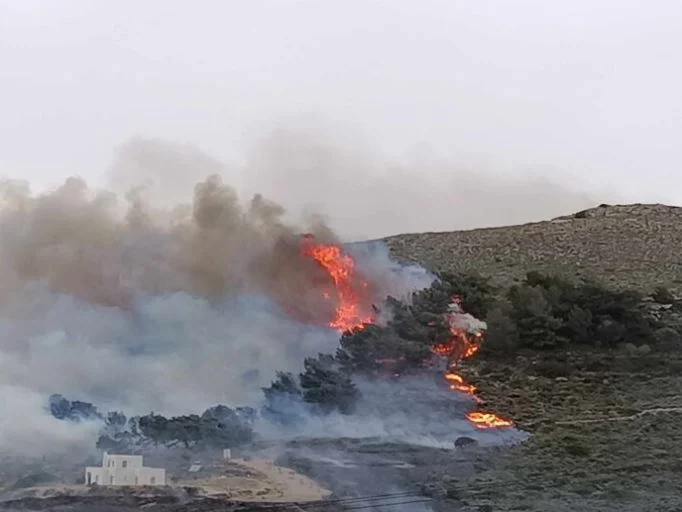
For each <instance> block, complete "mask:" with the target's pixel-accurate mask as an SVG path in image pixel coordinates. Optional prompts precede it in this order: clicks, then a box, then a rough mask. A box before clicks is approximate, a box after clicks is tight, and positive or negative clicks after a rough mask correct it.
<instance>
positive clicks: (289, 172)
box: [109, 120, 619, 241]
mask: <svg viewBox="0 0 682 512" xmlns="http://www.w3.org/2000/svg"><path fill="white" fill-rule="evenodd" d="M209 174H217V175H220V176H223V177H225V179H226V180H227V181H229V182H230V183H238V184H240V186H241V189H242V190H244V191H246V192H248V193H249V194H258V193H261V194H263V195H264V196H266V197H268V198H271V199H273V200H276V201H277V202H278V203H280V204H284V205H286V206H287V211H288V212H289V215H291V216H293V217H294V218H296V219H298V220H300V219H305V220H306V221H307V222H312V221H313V220H314V219H316V218H317V219H318V220H319V219H322V218H323V219H326V220H327V221H328V222H329V223H330V224H331V225H333V228H334V230H335V232H336V233H338V235H339V236H340V237H341V238H342V239H343V240H346V241H350V240H366V239H375V238H380V237H383V236H389V235H393V234H398V233H406V232H422V231H451V230H456V229H470V228H477V227H491V226H498V225H509V224H518V223H524V222H532V221H540V220H546V219H549V218H553V217H557V216H560V215H565V214H569V213H573V212H575V211H579V210H582V209H585V208H589V207H592V206H596V205H598V204H600V203H604V202H618V200H619V198H618V197H617V196H616V195H615V194H613V193H609V194H606V193H602V194H599V193H597V194H591V193H587V192H582V191H580V189H578V188H573V187H571V186H567V185H565V184H563V183H562V182H560V181H555V180H552V179H548V178H546V177H544V176H542V175H539V174H538V175H532V174H527V175H520V176H519V175H516V176H513V177H511V176H508V175H505V174H503V173H495V172H494V171H493V170H491V169H487V168H486V167H485V166H484V165H482V164H479V165H477V166H475V167H474V166H467V164H466V163H458V162H453V161H448V160H441V159H438V158H435V157H432V156H428V155H423V154H422V155H415V156H414V157H413V158H410V159H403V160H400V161H395V162H393V161H391V160H388V159H386V157H384V156H382V155H381V154H380V152H379V151H377V150H374V149H373V148H372V145H371V144H369V143H367V142H366V141H363V140H362V139H360V138H358V137H349V136H347V135H344V132H343V131H342V130H335V129H332V128H330V127H329V125H328V124H326V123H323V122H320V121H310V120H308V121H305V122H304V121H298V122H293V121H292V122H290V123H288V124H286V125H284V126H282V127H280V128H277V129H274V130H272V131H269V132H267V134H266V135H264V136H262V137H259V138H256V140H255V141H254V142H253V144H252V146H250V149H249V150H248V151H245V154H244V156H243V158H241V159H240V160H239V163H232V164H226V163H221V162H220V161H218V160H217V159H215V158H212V157H210V156H208V155H206V154H205V153H203V152H202V151H201V150H200V149H199V148H197V147H195V146H192V145H189V144H184V145H183V144H173V143H171V142H168V141H162V140H158V139H145V138H136V139H133V140H130V141H129V142H127V143H125V144H123V145H122V146H120V147H119V148H118V150H117V153H116V159H115V163H114V165H113V167H112V170H111V177H110V180H109V183H110V186H111V187H113V188H115V189H117V190H118V191H119V192H123V191H125V190H127V189H130V188H131V187H140V188H144V189H146V191H147V193H148V194H150V197H153V198H154V200H155V204H159V203H166V204H169V202H173V201H179V200H187V199H188V197H187V191H188V190H190V189H191V186H192V185H193V183H195V182H196V181H197V180H198V179H203V178H204V177H205V176H207V175H209Z"/></svg>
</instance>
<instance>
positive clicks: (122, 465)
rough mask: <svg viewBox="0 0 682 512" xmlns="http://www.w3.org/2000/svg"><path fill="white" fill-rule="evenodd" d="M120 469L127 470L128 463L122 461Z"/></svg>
mask: <svg viewBox="0 0 682 512" xmlns="http://www.w3.org/2000/svg"><path fill="white" fill-rule="evenodd" d="M121 467H122V468H127V467H128V461H127V460H124V461H123V462H121Z"/></svg>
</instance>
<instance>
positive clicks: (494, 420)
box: [466, 411, 514, 429]
mask: <svg viewBox="0 0 682 512" xmlns="http://www.w3.org/2000/svg"><path fill="white" fill-rule="evenodd" d="M466 418H467V419H468V420H469V421H470V422H471V423H473V424H474V426H475V427H476V428H480V429H488V428H501V427H512V426H513V425H514V424H513V423H512V422H511V421H509V420H506V419H504V418H501V417H499V416H498V415H496V414H493V413H491V412H481V411H471V412H468V413H467V414H466Z"/></svg>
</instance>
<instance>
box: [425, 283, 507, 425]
mask: <svg viewBox="0 0 682 512" xmlns="http://www.w3.org/2000/svg"><path fill="white" fill-rule="evenodd" d="M446 319H447V321H448V325H449V328H450V339H449V340H448V341H447V342H445V343H436V344H435V345H433V346H432V347H431V351H432V352H433V353H434V354H436V355H438V356H441V357H447V358H448V371H446V372H445V374H444V378H445V380H446V381H447V382H448V384H449V386H450V389H451V390H453V391H459V392H460V393H465V394H467V395H470V396H471V397H472V398H473V399H474V400H475V401H476V402H477V403H480V399H479V398H478V397H477V396H476V387H475V386H473V385H471V384H468V383H467V382H466V381H465V380H464V378H463V377H462V376H461V375H459V374H458V373H456V372H455V371H454V370H455V368H456V367H457V364H458V363H459V362H460V361H461V360H462V359H466V358H469V357H471V356H473V355H474V354H476V352H478V350H479V349H480V348H481V342H482V341H483V332H482V330H481V328H480V327H481V326H478V327H477V326H476V325H475V322H474V320H475V319H474V318H473V317H472V316H471V315H468V314H467V313H465V312H464V309H463V308H462V300H461V299H460V298H459V297H458V296H454V297H452V303H451V304H450V307H449V312H448V314H447V316H446ZM466 418H467V419H468V420H469V421H470V422H471V423H472V424H473V425H474V426H475V427H476V428H480V429H490V428H502V427H511V426H513V423H512V422H511V421H509V420H506V419H504V418H501V417H499V416H497V415H496V414H493V413H490V412H482V411H471V412H469V413H467V414H466Z"/></svg>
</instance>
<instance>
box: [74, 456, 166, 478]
mask: <svg viewBox="0 0 682 512" xmlns="http://www.w3.org/2000/svg"><path fill="white" fill-rule="evenodd" d="M85 483H86V485H92V484H97V485H166V470H165V469H163V468H145V467H144V466H143V460H142V455H110V454H108V453H106V452H105V453H104V456H103V457H102V466H101V467H93V466H90V467H86V468H85Z"/></svg>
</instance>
